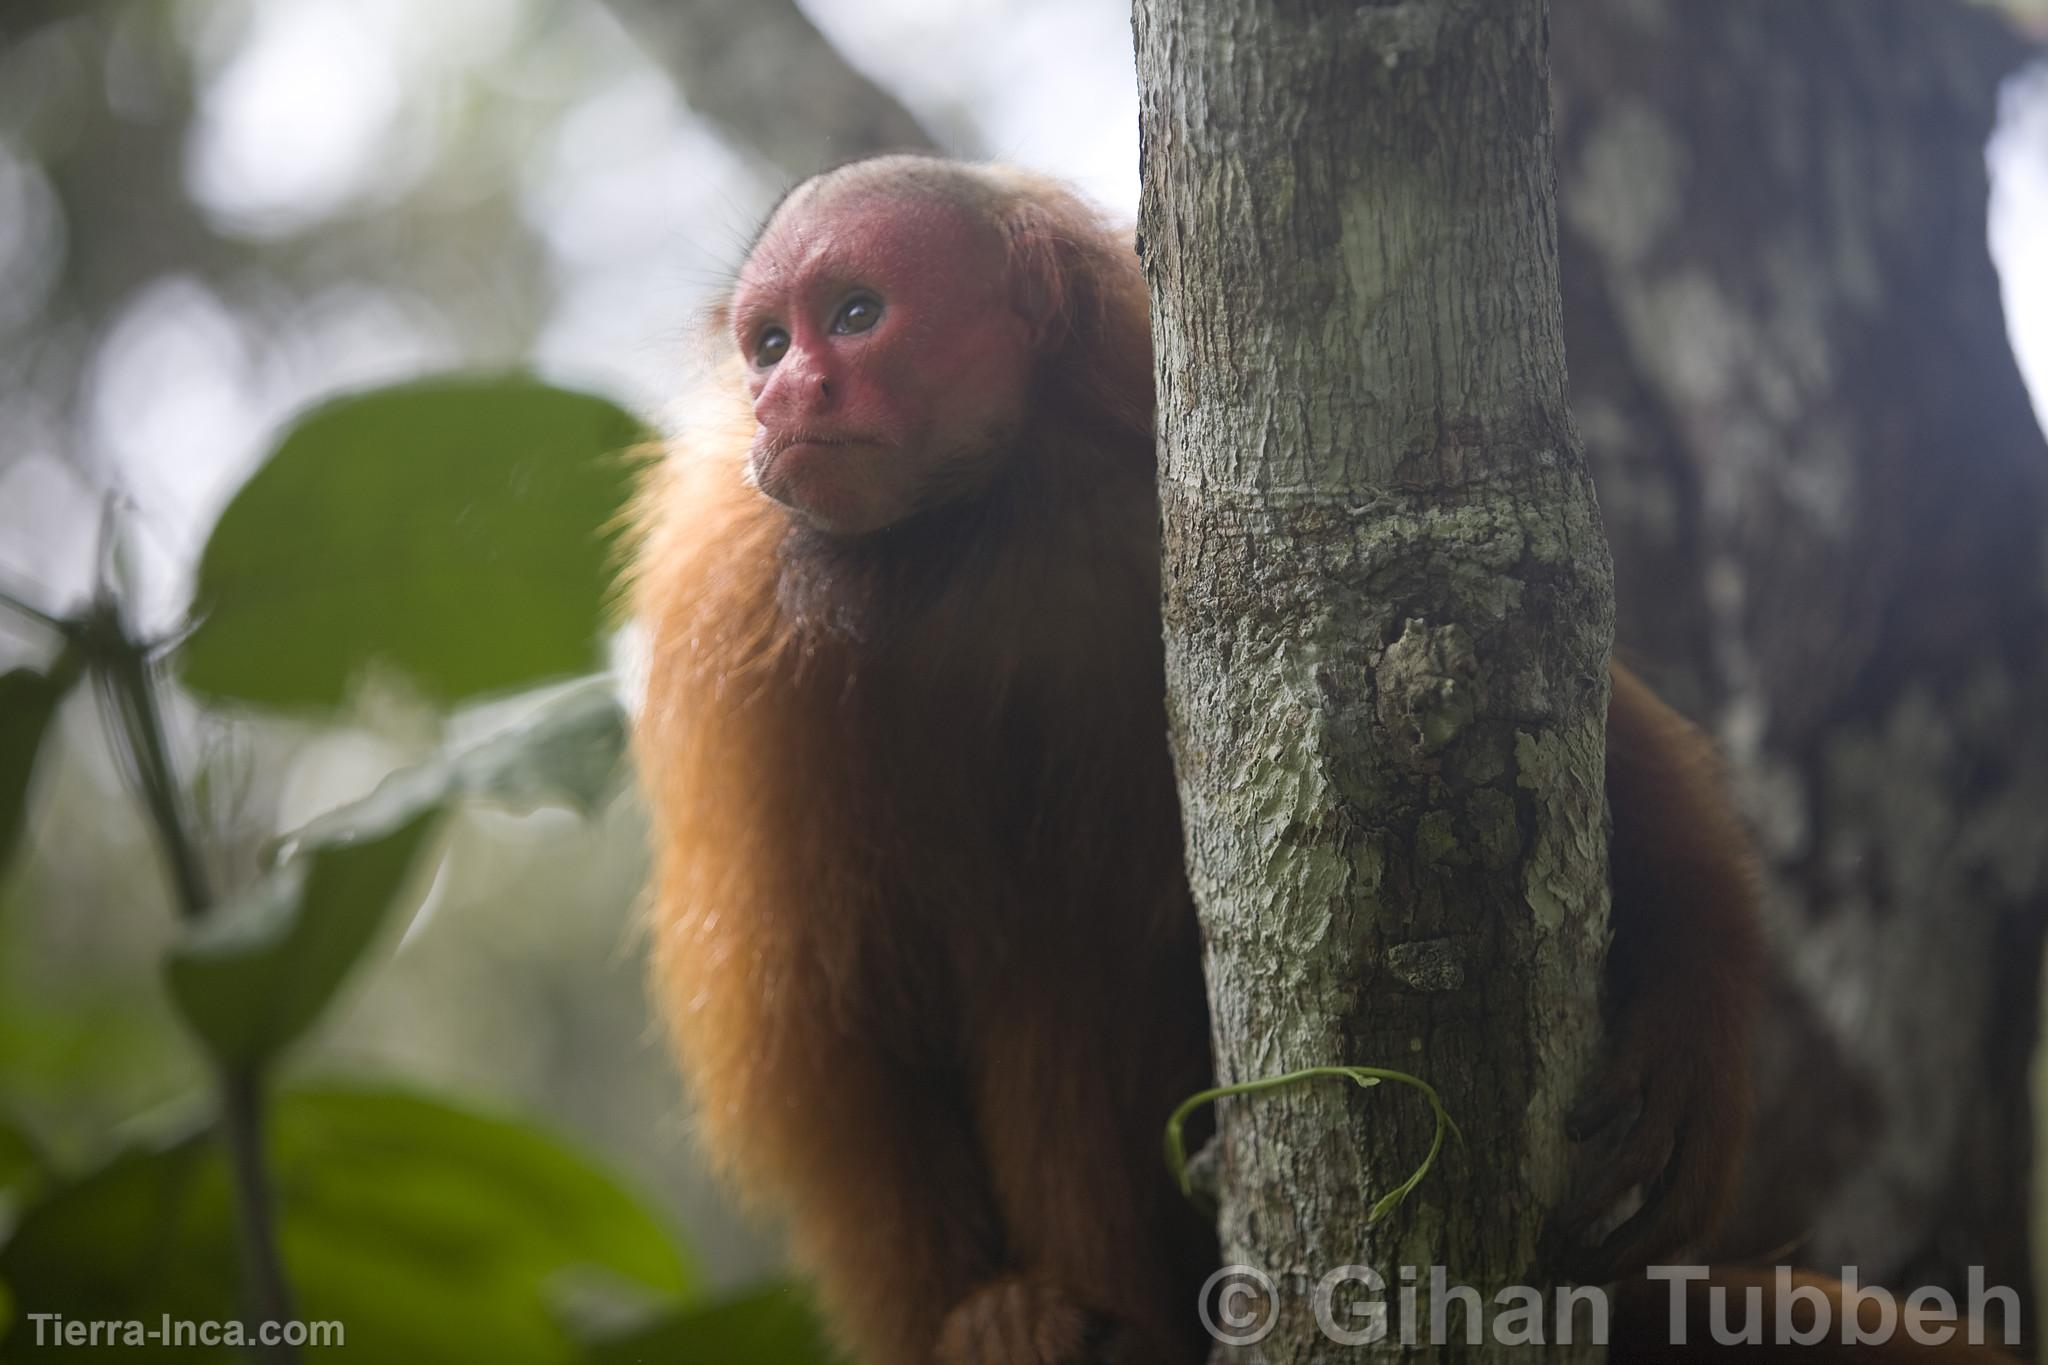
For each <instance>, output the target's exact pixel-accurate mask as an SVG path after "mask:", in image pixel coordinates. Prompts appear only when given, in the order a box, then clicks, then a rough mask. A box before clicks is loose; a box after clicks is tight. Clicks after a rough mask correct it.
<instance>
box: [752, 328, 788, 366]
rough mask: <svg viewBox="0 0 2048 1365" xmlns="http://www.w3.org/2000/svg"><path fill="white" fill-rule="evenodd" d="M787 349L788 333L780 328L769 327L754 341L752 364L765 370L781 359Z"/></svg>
mask: <svg viewBox="0 0 2048 1365" xmlns="http://www.w3.org/2000/svg"><path fill="white" fill-rule="evenodd" d="M788 349H789V333H787V332H785V331H783V330H782V329H781V328H780V327H770V328H768V329H767V330H766V331H764V332H762V333H761V335H760V336H758V337H756V338H755V339H754V363H755V364H756V365H758V366H760V367H761V368H762V369H764V370H765V369H767V368H768V367H769V366H770V365H773V364H774V363H775V362H776V361H778V360H780V359H782V355H783V352H785V351H787V350H788Z"/></svg>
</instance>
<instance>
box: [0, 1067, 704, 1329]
mask: <svg viewBox="0 0 2048 1365" xmlns="http://www.w3.org/2000/svg"><path fill="white" fill-rule="evenodd" d="M269 1139H270V1154H271V1157H272V1165H273V1170H274V1172H275V1188H276V1192H277V1201H278V1221H279V1244H280V1248H281V1253H282V1256H283V1260H284V1264H285V1270H286V1273H287V1275H288V1277H289V1278H290V1280H291V1283H292V1286H293V1291H294V1294H295V1295H296V1299H297V1309H298V1313H299V1316H300V1318H301V1319H302V1320H304V1321H307V1322H339V1323H341V1324H342V1326H343V1329H344V1331H345V1333H346V1337H345V1344H344V1346H343V1348H342V1349H341V1350H338V1351H327V1352H317V1353H315V1354H332V1355H334V1356H335V1357H336V1358H337V1359H345V1360H373V1361H405V1362H407V1365H444V1363H445V1365H470V1363H471V1362H476V1361H490V1362H492V1365H567V1363H568V1362H571V1361H573V1360H575V1359H577V1354H578V1353H577V1350H576V1347H575V1344H574V1343H573V1341H572V1340H571V1339H570V1337H569V1335H568V1334H567V1332H565V1331H564V1329H563V1328H562V1327H561V1325H560V1322H559V1319H558V1315H557V1314H556V1312H555V1310H554V1304H555V1299H556V1286H557V1285H558V1284H559V1283H561V1282H562V1281H564V1280H566V1279H576V1278H583V1279H590V1278H603V1279H605V1280H608V1281H610V1282H613V1283H615V1284H618V1285H619V1286H621V1287H622V1289H631V1290H633V1291H635V1292H638V1293H640V1294H642V1295H645V1296H649V1297H653V1298H656V1299H659V1300H665V1301H671V1302H672V1301H675V1300H676V1299H678V1298H680V1297H681V1296H683V1295H685V1294H687V1293H688V1292H689V1290H690V1288H691V1276H690V1275H689V1273H688V1271H687V1268H686V1267H685V1265H684V1263H683V1261H682V1258H681V1256H680V1255H679V1253H678V1251H677V1249H676V1247H675V1246H674V1244H673V1243H672V1242H671V1241H670V1239H669V1238H668V1237H667V1236H666V1235H665V1234H664V1233H663V1231H662V1230H661V1227H660V1225H659V1224H658V1222H657V1221H656V1220H655V1219H654V1218H653V1217H652V1216H651V1215H650V1214H649V1213H648V1212H647V1211H646V1210H645V1209H643V1208H642V1207H641V1206H640V1205H639V1204H638V1203H637V1202H635V1201H634V1200H633V1199H632V1198H631V1197H630V1196H629V1195H628V1194H627V1193H626V1192H625V1191H623V1190H622V1189H621V1188H620V1187H619V1186H618V1185H617V1184H616V1183H615V1182H614V1181H613V1180H612V1179H611V1178H610V1177H609V1176H607V1175H606V1174H604V1173H603V1172H602V1171H600V1170H598V1169H597V1168H596V1167H594V1166H592V1165H590V1164H589V1163H588V1162H586V1161H585V1160H584V1159H583V1158H581V1157H580V1156H578V1155H577V1154H576V1153H574V1152H573V1151H571V1150H569V1149H568V1148H566V1147H564V1146H563V1145H561V1144H560V1143H558V1142H556V1141H555V1140H554V1139H552V1138H550V1137H548V1136H545V1135H543V1134H541V1133H539V1132H536V1131H534V1130H533V1129H530V1128H527V1127H524V1126H522V1125H520V1124H518V1123H514V1122H511V1121H508V1120H505V1119H501V1118H491V1117H485V1116H481V1115H477V1114H474V1113H469V1112H465V1111H463V1110H459V1109H455V1108H452V1107H450V1106H447V1105H445V1104H441V1103H437V1102H435V1101H432V1100H428V1099H424V1098H420V1097H417V1096H413V1095H408V1094H403V1093H397V1092H392V1091H376V1090H355V1089H323V1090H316V1091H309V1092H300V1093H293V1094H287V1095H285V1096H283V1097H281V1098H280V1099H279V1101H278V1102H277V1104H276V1105H275V1106H274V1108H273V1110H272V1112H271V1116H270V1122H269ZM230 1201H231V1195H230V1192H229V1186H228V1178H227V1170H226V1166H225V1163H224V1161H223V1159H222V1156H221V1152H220V1148H219V1146H218V1144H217V1142H216V1141H215V1140H214V1138H213V1136H212V1134H211V1133H210V1132H209V1133H203V1134H200V1135H197V1136H194V1137H191V1138H187V1139H184V1140H182V1141H179V1142H175V1143H173V1144H171V1145H169V1146H166V1147H163V1148H160V1149H156V1150H137V1151H131V1152H128V1153H126V1154H124V1155H122V1156H120V1157H119V1158H117V1159H116V1160H114V1161H113V1162H112V1163H110V1164H109V1165H107V1166H106V1167H104V1168H102V1169H100V1170H99V1171H97V1172H95V1173H93V1174H92V1175H90V1176H88V1177H86V1178H84V1179H82V1180H80V1181H78V1182H76V1183H74V1184H71V1185H68V1186H65V1187H63V1188H61V1189H59V1190H57V1191H54V1192H53V1193H52V1194H51V1195H50V1196H48V1197H47V1198H45V1199H44V1200H42V1201H41V1202H40V1203H38V1204H37V1205H35V1206H34V1207H32V1208H31V1209H30V1210H29V1211H28V1213H27V1215H26V1216H25V1217H24V1218H23V1220H22V1223H21V1226H20V1229H19V1231H18V1232H17V1233H16V1234H15V1236H14V1237H13V1238H12V1240H11V1241H9V1243H8V1244H7V1246H6V1247H5V1249H4V1250H0V1280H5V1281H7V1282H9V1283H10V1284H11V1285H12V1286H13V1290H14V1293H15V1295H16V1298H17V1300H18V1302H19V1303H20V1304H21V1305H23V1306H25V1307H31V1308H33V1310H34V1311H36V1312H56V1313H62V1314H63V1315H64V1316H66V1317H77V1318H84V1319H98V1320H105V1319H142V1320H144V1321H146V1322H154V1321H155V1320H156V1319H157V1318H158V1316H159V1315H161V1314H165V1313H168V1314H170V1315H171V1317H172V1318H173V1319H194V1320H220V1319H224V1318H229V1317H233V1316H236V1313H235V1295H234V1285H235V1282H236V1281H235V1274H236V1269H235V1267H236V1264H237V1261H236V1250H235V1244H234V1234H233V1217H232V1204H231V1202H230ZM29 1327H30V1324H27V1323H26V1322H19V1321H18V1322H17V1323H16V1325H15V1328H14V1332H13V1335H11V1336H9V1337H7V1338H5V1339H4V1340H0V1359H6V1360H10V1361H16V1360H18V1361H22V1362H32V1361H39V1360H43V1359H46V1358H47V1359H51V1360H60V1359H61V1360H67V1361H80V1360H91V1359H94V1358H95V1357H93V1356H91V1355H90V1354H88V1353H85V1352H83V1351H80V1350H77V1349H67V1348H44V1349H43V1350H40V1351H38V1350H36V1349H35V1348H34V1347H33V1346H32V1340H33V1339H32V1337H31V1336H30V1332H29ZM166 1354H175V1357H176V1358H177V1359H178V1360H182V1361H225V1360H228V1359H230V1358H232V1357H230V1356H229V1354H228V1353H226V1352H220V1353H207V1352H202V1351H198V1350H183V1351H178V1352H175V1353H170V1352H167V1353H166ZM110 1358H111V1357H110ZM119 1358H120V1359H147V1358H149V1357H148V1355H147V1354H145V1353H143V1352H138V1351H129V1352H126V1353H124V1354H122V1355H121V1356H120V1357H119Z"/></svg>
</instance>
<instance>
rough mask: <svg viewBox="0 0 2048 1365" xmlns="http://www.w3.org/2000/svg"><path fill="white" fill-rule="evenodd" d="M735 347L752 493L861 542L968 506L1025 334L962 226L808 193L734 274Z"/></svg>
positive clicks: (1014, 389)
mask: <svg viewBox="0 0 2048 1365" xmlns="http://www.w3.org/2000/svg"><path fill="white" fill-rule="evenodd" d="M732 321H733V332H734V337H735V339H736V340H737V342H738V344H739V348H740V353H741V355H742V356H743V357H744V359H745V361H746V366H747V392H748V394H749V395H750V396H751V397H752V399H753V404H754V417H755V420H756V421H758V422H759V423H760V429H759V431H757V432H756V434H755V437H754V444H753V448H752V450H751V451H750V452H749V457H750V458H749V463H750V467H751V469H752V473H753V478H754V481H755V483H756V484H758V485H759V487H760V489H761V491H762V492H764V493H766V494H767V495H768V496H769V497H771V498H773V499H775V500H776V501H777V502H779V503H782V504H783V505H785V506H787V507H789V508H791V509H792V510H794V511H795V512H797V513H798V514H799V515H800V516H802V517H804V518H805V519H806V520H807V521H809V522H810V523H811V524H812V525H814V526H816V527H818V528H820V529H822V530H827V531H833V532H837V533H841V534H848V535H857V534H861V533H864V532H869V531H876V530H880V529H882V528H883V527H887V526H891V525H894V524H895V523H897V522H900V521H902V520H903V519H905V518H906V517H909V516H911V515H912V514H914V513H916V512H917V511H919V510H921V509H922V508H925V507H929V506H934V505H937V504H941V503H945V502H948V501H951V500H952V499H954V498H957V497H960V496H962V495H963V494H965V493H968V492H971V491H973V490H975V489H976V488H979V487H980V486H981V485H982V484H983V483H985V482H986V480H987V479H988V477H989V475H990V474H991V473H992V472H993V470H994V468H995V466H996V465H997V464H998V463H999V462H1000V461H1001V459H1002V458H1003V457H1004V456H1005V455H1006V454H1007V453H1008V451H1009V449H1010V447H1011V445H1012V444H1013V441H1014V437H1015V433H1016V430H1017V426H1018V423H1019V421H1020V419H1021V418H1022V416H1023V411H1024V403H1025V398H1026V393H1027V388H1028V383H1029V379H1030V374H1031V362H1032V328H1031V326H1030V324H1029V323H1028V322H1027V321H1026V319H1025V318H1024V317H1023V315H1022V314H1020V313H1019V312H1018V311H1017V309H1016V307H1015V306H1014V304H1013V301H1012V298H1011V290H1010V288H1009V283H1008V270H1007V263H1006V261H1005V258H1004V252H1003V244H1002V241H1001V239H1000V238H999V237H998V236H997V234H996V232H995V229H994V228H993V227H992V226H991V225H990V224H989V223H988V222H986V221H985V220H984V219H982V218H980V217H978V216H976V215H975V214H973V213H972V212H970V211H969V210H967V209H965V208H961V207H955V206H952V205H947V204H944V203H938V202H932V201H928V200H916V199H907V198H906V197H904V196H882V195H878V194H875V193H872V192H862V191H841V192H839V193H837V194H834V193H833V191H832V190H831V189H830V188H829V187H825V188H820V187H815V186H814V187H811V188H808V189H805V190H801V191H799V192H798V194H797V196H796V197H795V198H793V199H792V200H790V202H789V203H787V204H785V205H784V206H783V208H782V209H781V211H780V212H778V213H777V214H776V216H775V218H774V220H773V221H772V222H770V224H769V225H768V229H767V231H766V232H764V233H763V234H762V236H761V240H760V242H759V243H758V244H757V245H756V246H755V248H754V251H753V254H752V255H750V256H749V257H748V258H747V262H746V265H745V266H744V267H742V269H741V271H740V278H739V284H738V287H737V288H736V289H735V290H734V291H733V300H732Z"/></svg>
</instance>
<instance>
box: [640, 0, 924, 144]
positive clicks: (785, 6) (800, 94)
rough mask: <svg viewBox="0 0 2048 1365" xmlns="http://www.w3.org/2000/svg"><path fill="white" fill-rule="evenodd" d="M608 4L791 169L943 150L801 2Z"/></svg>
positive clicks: (739, 129) (734, 125)
mask: <svg viewBox="0 0 2048 1365" xmlns="http://www.w3.org/2000/svg"><path fill="white" fill-rule="evenodd" d="M604 2H605V4H606V5H607V6H609V7H610V9H611V11H612V12H613V13H614V14H616V15H617V16H618V17H619V22H620V23H622V24H624V25H625V26H626V28H627V29H628V30H630V31H631V32H632V33H633V34H634V35H635V36H636V37H637V38H638V39H639V41H640V44H641V46H642V47H644V48H645V49H646V50H647V52H648V54H649V55H650V56H651V57H653V58H654V60H655V61H657V62H659V63H661V65H662V66H664V67H666V68H667V70H668V71H669V73H670V74H671V75H672V76H674V77H675V81H676V84H677V85H678V86H679V87H680V88H681V90H682V93H683V98H684V99H686V100H688V101H689V103H690V107H691V108H692V109H695V110H696V111H697V112H698V113H700V114H702V115H704V117H706V118H708V119H710V120H711V121H712V122H714V123H716V124H717V125H718V126H719V128H720V129H721V130H723V131H724V133H725V134H726V136H727V137H729V138H730V139H731V140H732V141H733V142H735V143H736V144H738V145H739V146H741V147H744V148H746V149H747V150H748V151H750V152H753V153H755V154H756V155H758V156H760V157H762V158H764V159H765V160H767V161H768V162H770V163H772V164H773V165H775V166H776V167H778V168H780V169H781V170H783V171H785V172H787V173H788V174H789V175H791V176H792V177H799V178H800V177H803V176H808V175H811V174H813V173H815V172H817V171H821V170H823V169H825V168H826V167H827V166H831V165H834V164H836V163H838V162H841V161H850V160H853V159H855V158H857V157H862V156H869V155H872V154H874V153H876V152H900V151H932V150H938V142H937V140H936V139H935V138H933V137H932V135H931V134H930V133H929V132H927V131H925V129H924V126H923V125H922V124H920V123H919V122H918V121H917V118H916V117H915V116H914V115H913V114H912V113H911V112H910V111H909V110H908V109H906V108H904V107H903V105H902V103H901V102H900V101H898V100H897V98H896V97H895V96H894V95H892V94H890V93H889V92H888V91H886V90H884V89H882V87H880V86H879V85H876V84H875V83H874V82H873V81H871V80H869V79H868V78H867V77H866V76H864V75H862V74H861V73H860V72H858V71H856V70H854V68H853V67H852V66H851V65H850V64H848V62H847V60H846V58H845V57H843V56H841V55H840V53H839V50H838V49H837V48H835V47H833V46H832V44H831V43H830V42H828V41H827V40H826V38H825V36H824V35H823V34H821V33H819V32H818V30H817V28H816V27H815V26H814V25H813V24H812V23H811V21H810V20H809V19H807V18H805V17H804V14H803V11H801V10H799V9H798V8H797V7H796V3H795V0H697V3H695V4H682V5H678V4H672V3H666V2H665V0H604ZM955 150H957V149H955Z"/></svg>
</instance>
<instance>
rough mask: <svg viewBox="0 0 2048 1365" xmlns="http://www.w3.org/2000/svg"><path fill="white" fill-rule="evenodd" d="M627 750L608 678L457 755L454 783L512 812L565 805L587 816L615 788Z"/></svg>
mask: <svg viewBox="0 0 2048 1365" xmlns="http://www.w3.org/2000/svg"><path fill="white" fill-rule="evenodd" d="M625 754H626V711H625V708H624V707H623V706H621V705H620V704H619V698H618V694H617V693H616V692H615V691H614V690H613V688H612V684H611V680H610V679H609V678H606V679H601V680H599V681H596V682H592V683H588V684H585V685H582V686H579V687H575V688H572V689H570V690H568V691H566V692H564V693H562V694H561V695H559V696H557V697H554V698H551V699H550V700H548V701H547V702H546V703H544V704H543V705H542V706H541V707H540V708H539V709H537V710H536V711H535V712H534V713H533V714H532V715H530V716H528V717H526V718H525V719H524V720H522V721H521V722H520V723H519V724H517V725H515V726H513V727H512V728H511V729H509V730H506V731H505V732H504V733H502V734H498V735H493V736H492V737H491V738H489V739H487V740H485V741H484V742H483V743H481V744H479V745H477V746H476V747H475V748H473V749H470V750H468V751H467V752H465V753H463V754H460V755H458V756H457V757H456V758H455V759H454V761H453V763H452V765H451V767H452V785H453V788H454V790H455V791H457V792H460V793H461V794H463V795H466V796H472V797H477V798H481V799H484V800H489V801H492V802H494V803H496V804H498V805H500V806H505V807H508V808H510V809H512V810H516V811H521V812H525V811H530V810H535V809H538V808H539V807H541V806H560V805H566V806H568V807H570V808H571V809H573V810H574V811H576V813H577V814H579V815H582V816H583V817H585V818H586V819H588V818H589V817H591V816H594V815H596V814H597V813H598V812H599V811H601V810H603V809H604V806H605V803H606V802H607V801H609V800H610V799H611V797H612V795H613V794H614V793H615V792H616V791H617V790H618V786H619V777H620V771H621V768H620V764H621V760H623V759H624V757H625Z"/></svg>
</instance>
